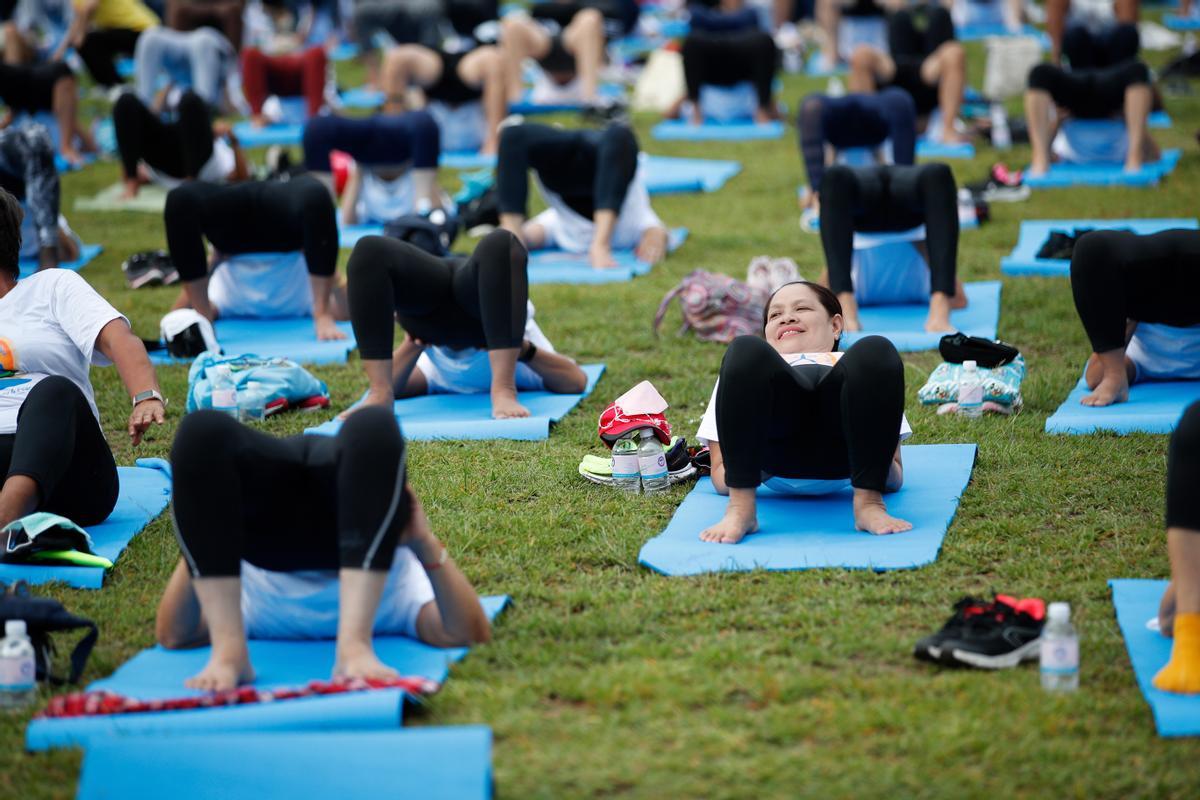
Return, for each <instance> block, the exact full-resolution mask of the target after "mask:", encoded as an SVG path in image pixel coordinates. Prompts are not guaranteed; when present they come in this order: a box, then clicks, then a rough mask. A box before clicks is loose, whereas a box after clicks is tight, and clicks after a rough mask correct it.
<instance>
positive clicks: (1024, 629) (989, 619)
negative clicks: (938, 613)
mask: <svg viewBox="0 0 1200 800" xmlns="http://www.w3.org/2000/svg"><path fill="white" fill-rule="evenodd" d="M1045 623H1046V604H1045V603H1044V602H1043V601H1042V600H1040V599H1038V598H1036V597H1030V598H1026V599H1024V600H1017V599H1016V598H1014V597H1007V596H1005V595H1000V594H998V595H996V599H995V601H994V602H993V603H992V604H991V605H990V606H989V607H987V608H986V610H985V611H984V612H983V613H978V614H968V615H967V616H966V617H965V619H964V621H963V625H962V627H961V628H960V629H959V630H958V632H957V633H954V634H953V635H950V636H947V637H946V638H945V639H943V640H942V642H941V644H940V645H939V649H940V651H941V652H940V660H941V662H942V663H943V664H951V665H961V666H968V667H976V668H978V669H1007V668H1010V667H1015V666H1017V665H1018V664H1020V663H1021V662H1022V661H1031V660H1033V659H1036V658H1037V657H1038V651H1039V648H1040V646H1041V638H1042V627H1043V626H1044V625H1045Z"/></svg>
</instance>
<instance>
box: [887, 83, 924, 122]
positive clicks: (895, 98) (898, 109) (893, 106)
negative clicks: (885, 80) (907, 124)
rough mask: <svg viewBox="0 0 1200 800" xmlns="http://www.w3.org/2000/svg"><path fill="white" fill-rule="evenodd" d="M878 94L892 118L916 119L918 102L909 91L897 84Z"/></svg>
mask: <svg viewBox="0 0 1200 800" xmlns="http://www.w3.org/2000/svg"><path fill="white" fill-rule="evenodd" d="M878 96H879V102H880V104H881V105H882V107H883V108H884V110H885V111H886V113H887V114H888V115H889V116H890V117H891V118H892V119H899V118H911V119H914V120H915V119H916V116H917V103H916V101H915V100H913V97H912V95H911V94H909V93H908V92H906V91H904V90H903V89H901V88H899V87H896V86H889V87H888V88H886V89H884V90H883V91H882V92H880V93H879V95H878Z"/></svg>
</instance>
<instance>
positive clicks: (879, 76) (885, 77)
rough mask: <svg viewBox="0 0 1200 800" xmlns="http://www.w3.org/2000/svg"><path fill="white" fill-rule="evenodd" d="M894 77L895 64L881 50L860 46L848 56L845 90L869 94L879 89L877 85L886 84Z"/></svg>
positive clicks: (865, 45) (864, 45)
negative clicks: (847, 74) (848, 64)
mask: <svg viewBox="0 0 1200 800" xmlns="http://www.w3.org/2000/svg"><path fill="white" fill-rule="evenodd" d="M895 75H896V62H895V61H893V60H892V58H891V56H889V55H888V54H887V53H884V52H883V51H882V50H876V49H875V48H874V47H871V46H870V45H868V44H860V45H859V46H858V47H856V48H854V52H853V53H851V54H850V74H849V76H847V78H846V88H847V89H848V90H849V91H851V92H865V93H867V94H870V93H872V92H874V91H876V90H877V89H878V88H879V83H880V82H883V83H887V82H888V81H890V80H891V79H892V78H894V77H895Z"/></svg>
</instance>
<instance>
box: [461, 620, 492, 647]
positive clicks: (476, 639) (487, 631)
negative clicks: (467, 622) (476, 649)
mask: <svg viewBox="0 0 1200 800" xmlns="http://www.w3.org/2000/svg"><path fill="white" fill-rule="evenodd" d="M491 640H492V623H491V622H489V621H488V618H487V615H485V614H483V613H480V615H479V618H478V619H477V620H475V623H474V624H473V625H472V626H471V635H470V637H469V641H468V642H467V644H470V645H476V644H487V643H488V642H490V641H491Z"/></svg>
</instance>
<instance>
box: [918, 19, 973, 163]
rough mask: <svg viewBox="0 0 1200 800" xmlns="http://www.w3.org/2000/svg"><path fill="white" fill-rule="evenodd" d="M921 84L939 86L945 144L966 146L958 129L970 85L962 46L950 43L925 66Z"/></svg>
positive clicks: (925, 62) (933, 55)
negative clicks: (955, 125)
mask: <svg viewBox="0 0 1200 800" xmlns="http://www.w3.org/2000/svg"><path fill="white" fill-rule="evenodd" d="M921 80H923V81H925V83H927V84H929V85H931V86H934V85H936V86H937V89H938V109H939V110H940V111H941V112H942V141H943V142H946V143H955V142H965V141H967V137H966V136H963V135H962V134H961V133H959V132H958V131H957V130H955V128H954V123H955V121H956V120H957V119H958V114H959V112H960V111H961V110H962V101H963V92H964V91H965V89H966V85H967V51H966V50H965V49H964V48H963V46H962V44H960V43H959V42H946V43H945V44H943V45H942V46H941V47H939V48H938V49H937V50H935V51H934V52H933V54H932V55H930V56H929V58H927V59H925V61H924V63H922V64H921Z"/></svg>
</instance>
